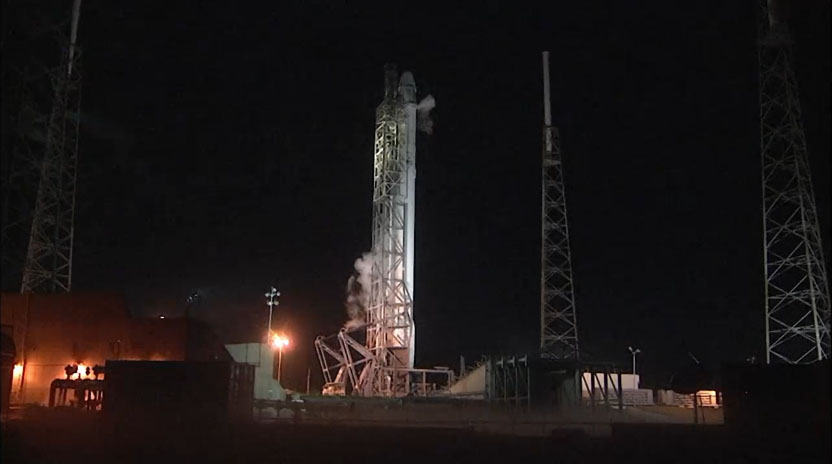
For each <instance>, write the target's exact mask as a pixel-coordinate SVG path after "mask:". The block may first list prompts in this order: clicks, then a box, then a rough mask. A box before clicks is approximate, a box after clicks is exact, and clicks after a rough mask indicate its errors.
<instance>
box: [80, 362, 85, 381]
mask: <svg viewBox="0 0 832 464" xmlns="http://www.w3.org/2000/svg"><path fill="white" fill-rule="evenodd" d="M86 375H87V366H86V365H84V364H83V363H78V378H79V379H82V378H84V377H86Z"/></svg>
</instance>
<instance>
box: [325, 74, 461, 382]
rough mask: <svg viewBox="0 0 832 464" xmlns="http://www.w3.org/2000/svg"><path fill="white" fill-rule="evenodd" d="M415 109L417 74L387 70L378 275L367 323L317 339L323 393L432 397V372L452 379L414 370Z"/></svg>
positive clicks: (377, 173)
mask: <svg viewBox="0 0 832 464" xmlns="http://www.w3.org/2000/svg"><path fill="white" fill-rule="evenodd" d="M417 109H418V104H417V101H416V83H415V81H414V80H413V75H412V74H411V73H409V72H404V73H402V75H401V76H399V75H398V72H397V71H396V68H395V66H393V65H387V66H385V69H384V100H383V101H382V102H381V104H380V105H379V106H378V108H377V109H376V126H375V150H374V155H373V226H372V243H373V246H372V252H371V253H370V255H371V259H372V276H371V282H370V288H369V298H368V300H369V301H368V303H367V308H366V318H365V321H364V324H363V325H360V326H358V327H355V326H350V327H349V328H347V327H345V328H344V329H342V330H341V332H340V333H339V334H337V335H335V336H332V337H328V338H324V337H318V339H317V340H316V341H315V347H316V350H317V352H318V358H319V361H320V363H321V368H322V370H323V373H324V380H325V382H326V385H325V386H324V393H325V394H347V393H353V394H358V395H365V396H388V397H390V396H404V395H408V394H429V393H430V392H431V391H432V390H433V385H434V384H433V383H429V382H428V378H427V376H428V375H430V376H431V377H435V376H437V375H438V376H440V377H442V378H443V380H444V381H445V382H449V381H450V379H451V378H452V376H453V372H452V371H450V370H449V369H414V367H413V363H414V354H415V341H416V338H415V337H416V329H415V325H414V322H413V290H414V286H413V284H414V281H413V280H414V279H413V259H414V227H415V225H416V224H415V219H416V125H417ZM362 338H363V340H364V341H363V343H362V342H361V341H360V340H361V339H362ZM445 382H443V383H445ZM348 384H349V385H350V387H351V389H352V391H350V392H348V391H347V385H348Z"/></svg>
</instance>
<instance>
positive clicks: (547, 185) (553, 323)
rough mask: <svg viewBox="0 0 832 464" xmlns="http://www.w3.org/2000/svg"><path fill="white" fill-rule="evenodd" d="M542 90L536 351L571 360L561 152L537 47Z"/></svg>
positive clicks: (573, 346)
mask: <svg viewBox="0 0 832 464" xmlns="http://www.w3.org/2000/svg"><path fill="white" fill-rule="evenodd" d="M543 95H544V100H543V107H544V126H543V185H542V196H543V198H542V214H541V216H542V218H541V221H542V222H541V229H542V230H541V257H540V260H541V275H540V351H541V356H544V357H549V358H555V359H577V358H578V356H579V354H578V353H579V352H578V330H577V324H576V321H575V294H574V290H573V285H572V258H571V252H570V250H569V227H568V224H567V220H566V192H565V189H564V175H563V171H564V169H563V156H562V154H561V150H560V140H559V134H558V130H557V128H556V127H552V113H551V107H550V101H549V52H543Z"/></svg>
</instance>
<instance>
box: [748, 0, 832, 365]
mask: <svg viewBox="0 0 832 464" xmlns="http://www.w3.org/2000/svg"><path fill="white" fill-rule="evenodd" d="M758 26H759V28H758V42H759V43H758V57H759V66H760V72H759V79H760V84H759V90H760V145H761V150H760V152H761V157H762V196H763V247H764V272H765V280H766V283H765V324H766V362H768V363H771V362H785V363H791V364H797V363H810V362H814V361H818V360H821V359H827V358H828V357H829V348H830V340H829V313H830V307H829V287H828V285H829V284H828V281H827V280H826V276H827V275H826V266H825V264H824V258H823V250H822V248H821V236H820V228H819V226H818V217H817V210H816V207H815V197H814V192H813V189H812V176H811V173H810V171H809V159H808V154H807V151H806V139H805V136H804V132H803V122H802V119H801V114H800V100H799V98H798V91H797V81H796V79H795V73H794V70H793V69H792V64H791V60H792V42H791V38H790V35H789V31H788V27H787V25H786V23H785V21H782V20H781V15H779V14H778V10H777V2H774V1H772V0H761V1H760V8H759V17H758Z"/></svg>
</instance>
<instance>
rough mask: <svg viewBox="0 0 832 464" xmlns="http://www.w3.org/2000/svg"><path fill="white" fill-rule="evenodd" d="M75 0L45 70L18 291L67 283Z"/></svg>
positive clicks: (57, 288) (77, 82) (73, 167)
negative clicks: (47, 92) (34, 183)
mask: <svg viewBox="0 0 832 464" xmlns="http://www.w3.org/2000/svg"><path fill="white" fill-rule="evenodd" d="M80 7H81V0H75V2H74V5H73V9H72V23H71V31H70V38H69V40H68V41H67V43H68V46H67V47H66V49H65V50H64V52H63V58H62V60H61V61H62V64H61V65H60V66H58V67H57V68H55V69H52V70H51V71H50V72H49V78H50V81H51V84H52V89H53V92H54V94H53V102H52V111H51V114H50V115H49V117H48V120H47V125H46V130H45V137H46V138H45V147H44V153H43V158H42V161H41V166H40V181H39V184H38V192H37V199H36V200H35V208H34V212H33V216H32V227H31V232H30V235H29V246H28V251H27V253H26V260H25V264H24V268H23V283H22V285H21V291H22V292H39V293H52V292H66V291H69V290H70V288H71V285H72V245H73V234H74V227H73V223H74V218H75V193H76V175H77V167H78V123H79V115H80V101H81V77H80V74H79V72H78V63H77V61H78V57H79V54H80V53H79V51H78V50H77V48H76V45H75V42H76V37H77V31H78V19H79V15H80Z"/></svg>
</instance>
